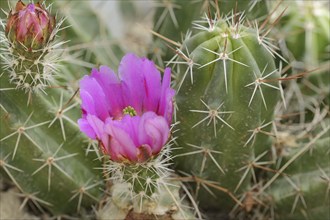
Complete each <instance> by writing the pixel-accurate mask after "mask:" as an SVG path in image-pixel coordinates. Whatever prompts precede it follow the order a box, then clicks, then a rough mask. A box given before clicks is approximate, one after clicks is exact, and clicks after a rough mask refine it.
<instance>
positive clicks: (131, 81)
mask: <svg viewBox="0 0 330 220" xmlns="http://www.w3.org/2000/svg"><path fill="white" fill-rule="evenodd" d="M119 77H120V79H121V81H122V83H123V96H124V99H125V104H126V106H128V105H130V106H132V107H133V108H134V109H135V111H136V112H137V113H138V114H141V113H142V110H143V109H142V105H143V99H144V96H145V93H144V83H145V82H144V80H143V73H142V62H141V60H140V59H139V58H138V57H136V56H135V55H134V54H127V55H126V56H124V57H123V59H122V60H121V62H120V65H119Z"/></svg>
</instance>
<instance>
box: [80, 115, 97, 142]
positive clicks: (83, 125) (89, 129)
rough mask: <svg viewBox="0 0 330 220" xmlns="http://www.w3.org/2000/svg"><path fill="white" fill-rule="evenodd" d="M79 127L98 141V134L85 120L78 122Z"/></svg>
mask: <svg viewBox="0 0 330 220" xmlns="http://www.w3.org/2000/svg"><path fill="white" fill-rule="evenodd" d="M78 126H79V128H80V130H81V131H82V132H84V133H85V134H86V135H87V136H88V137H89V138H91V139H96V134H95V131H94V129H93V128H92V126H91V125H90V124H89V123H88V121H87V120H86V119H84V118H81V119H79V120H78Z"/></svg>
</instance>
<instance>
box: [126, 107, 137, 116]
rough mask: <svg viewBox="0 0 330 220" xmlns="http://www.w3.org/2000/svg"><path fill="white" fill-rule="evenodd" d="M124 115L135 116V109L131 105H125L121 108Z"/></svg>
mask: <svg viewBox="0 0 330 220" xmlns="http://www.w3.org/2000/svg"><path fill="white" fill-rule="evenodd" d="M123 114H124V115H130V116H136V111H135V109H134V108H133V107H132V106H127V107H126V108H124V109H123Z"/></svg>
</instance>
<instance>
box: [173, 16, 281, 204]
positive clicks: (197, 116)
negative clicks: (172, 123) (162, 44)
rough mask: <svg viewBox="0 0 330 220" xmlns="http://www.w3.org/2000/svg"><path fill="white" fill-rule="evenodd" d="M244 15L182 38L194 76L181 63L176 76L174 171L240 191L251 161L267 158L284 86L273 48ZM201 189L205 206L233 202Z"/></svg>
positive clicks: (244, 187) (250, 169) (245, 181)
mask: <svg viewBox="0 0 330 220" xmlns="http://www.w3.org/2000/svg"><path fill="white" fill-rule="evenodd" d="M241 18H242V15H233V20H230V21H229V20H228V21H226V20H223V19H218V21H217V20H213V21H215V22H216V23H214V24H212V25H213V26H212V28H211V26H209V27H205V28H202V31H200V32H199V33H197V34H196V35H194V36H192V37H190V38H189V39H187V40H186V41H184V43H183V47H182V48H184V49H183V50H182V51H183V52H184V53H185V55H187V54H189V57H188V58H189V59H191V60H192V61H193V63H194V64H195V65H194V68H193V69H192V75H191V79H192V81H191V80H190V77H188V76H187V71H186V66H185V65H181V66H180V73H179V74H178V75H177V77H176V80H177V81H176V85H177V87H180V90H179V93H178V95H177V96H176V103H177V106H178V111H177V119H178V120H179V121H180V124H179V129H180V130H179V137H178V144H179V146H180V150H178V152H177V153H178V154H179V156H182V157H179V156H178V157H177V158H176V164H177V166H178V169H182V170H184V171H185V172H188V173H191V174H194V175H199V176H201V177H202V178H205V179H207V180H210V181H216V182H218V183H219V184H220V186H222V187H224V188H226V189H227V190H228V191H230V192H234V191H235V192H237V193H239V192H242V190H243V191H244V190H245V189H246V188H247V187H248V186H249V183H250V177H251V176H254V175H255V174H254V173H253V166H254V164H256V163H258V162H260V161H263V160H264V159H263V158H262V157H263V156H265V154H262V153H263V152H264V151H265V150H267V149H269V147H270V144H271V139H270V135H269V131H270V129H271V127H272V126H271V124H272V121H273V114H274V113H273V109H274V106H275V104H276V102H277V101H278V97H279V90H280V89H281V88H280V87H279V86H278V82H277V81H276V78H278V77H279V71H278V70H277V69H276V68H275V64H274V59H273V56H272V54H271V53H270V52H269V50H268V48H267V47H265V45H264V44H263V41H261V40H260V36H259V34H258V31H257V30H256V29H252V28H248V27H245V26H243V25H242V24H241V20H240V19H241ZM235 20H236V21H239V22H235ZM179 56H180V55H179ZM180 57H181V59H182V57H183V56H182V55H181V56H180ZM181 62H185V60H184V59H183V60H181ZM177 63H180V62H177ZM201 190H202V191H203V192H200V193H199V199H200V204H201V206H202V207H205V208H208V209H228V208H229V207H231V206H232V202H229V201H228V200H230V199H229V197H224V195H223V193H221V192H213V193H214V195H215V197H216V198H215V197H210V195H209V194H208V192H204V190H205V189H202V188H201ZM225 198H226V199H225ZM211 201H212V202H211Z"/></svg>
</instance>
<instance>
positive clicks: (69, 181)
mask: <svg viewBox="0 0 330 220" xmlns="http://www.w3.org/2000/svg"><path fill="white" fill-rule="evenodd" d="M8 81H9V80H8V78H7V80H6V77H4V76H2V79H1V87H0V88H1V89H0V94H1V103H0V105H1V118H2V120H3V123H2V125H1V133H0V135H1V136H0V144H1V146H0V155H1V162H2V164H1V167H0V170H1V172H4V173H6V174H7V176H9V178H11V180H12V181H13V182H14V183H16V185H17V187H18V188H19V189H20V190H21V191H22V192H23V193H24V194H26V195H35V196H36V198H38V200H37V201H39V200H40V201H42V202H41V203H40V204H41V205H43V206H45V208H46V209H48V210H50V211H51V212H52V213H54V214H64V213H76V212H79V211H80V210H81V209H82V208H83V207H84V208H90V206H91V205H93V204H96V203H97V202H98V200H99V199H100V197H101V196H102V192H101V191H100V190H99V189H98V187H101V186H102V185H103V181H102V178H101V177H100V173H99V172H98V171H96V170H95V169H94V168H95V167H100V166H101V165H100V163H99V161H94V159H95V157H94V156H93V154H89V156H87V157H86V156H85V149H84V148H83V145H84V142H86V140H87V139H86V137H84V136H83V135H82V134H80V132H79V129H78V126H77V124H76V122H75V121H76V119H78V118H77V117H78V116H79V115H80V111H79V109H77V105H76V104H75V103H68V105H67V106H65V104H66V102H67V100H69V99H70V97H71V96H72V94H70V93H68V92H67V91H65V90H63V89H54V88H53V89H46V90H45V91H46V92H47V95H45V94H43V93H35V94H33V95H32V97H29V94H26V93H24V91H21V90H15V89H10V90H6V88H11V85H10V84H9V82H8ZM29 98H30V99H31V104H29V105H27V104H26V100H27V99H29ZM53 100H62V101H61V102H62V103H63V106H62V107H61V108H60V110H59V109H57V108H54V107H55V106H54V102H53ZM40 111H42V114H40V113H38V112H40ZM6 166H7V167H6Z"/></svg>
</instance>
